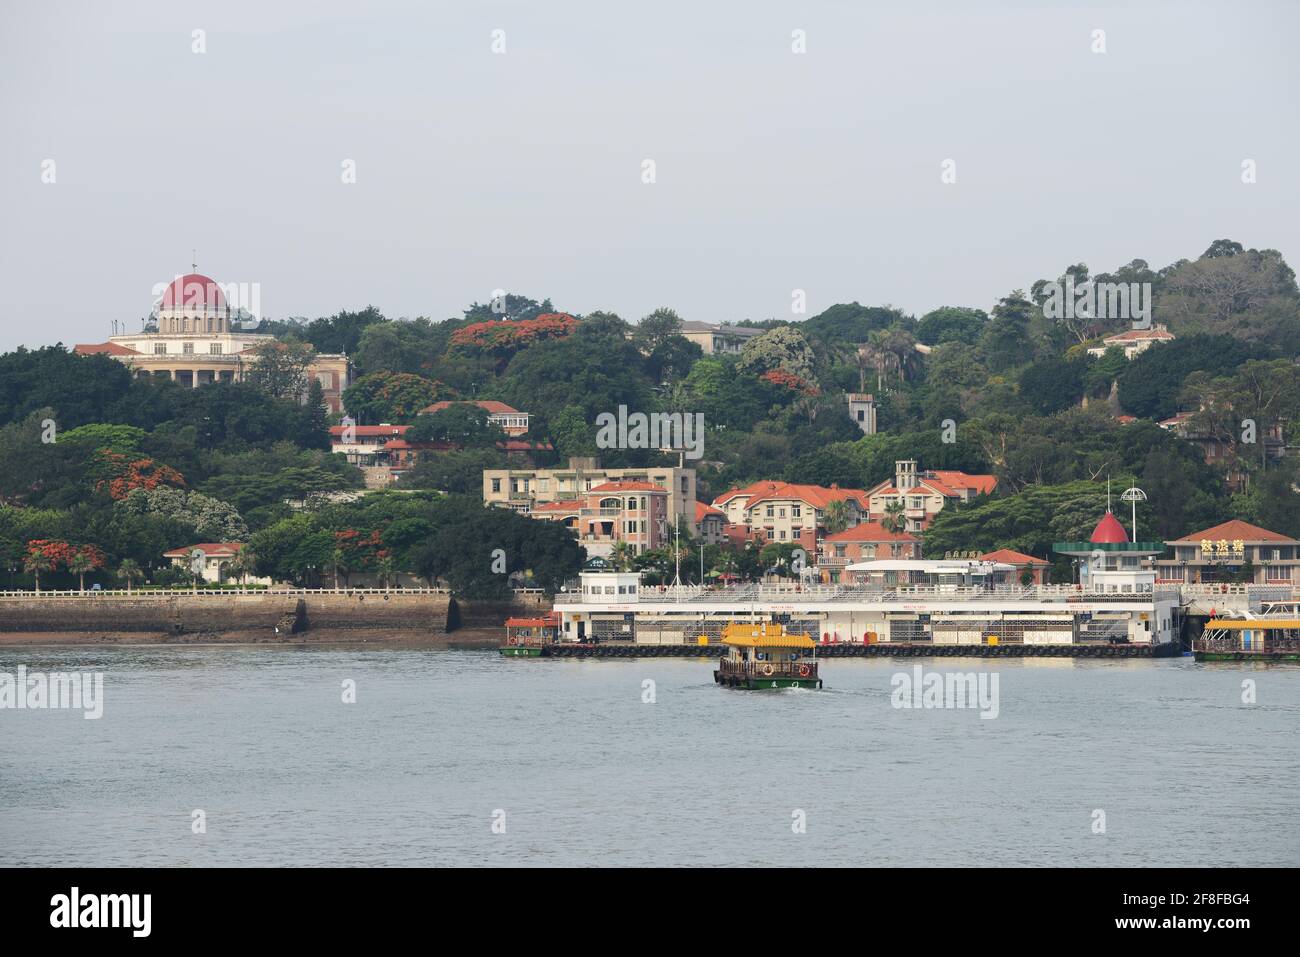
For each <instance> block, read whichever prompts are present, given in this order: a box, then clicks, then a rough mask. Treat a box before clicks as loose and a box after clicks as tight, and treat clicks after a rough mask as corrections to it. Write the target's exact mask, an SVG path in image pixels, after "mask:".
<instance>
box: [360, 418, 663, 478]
mask: <svg viewBox="0 0 1300 957" xmlns="http://www.w3.org/2000/svg"><path fill="white" fill-rule="evenodd" d="M403 428H405V426H403ZM456 447H457V446H456V445H455V443H453V442H415V443H411V442H408V441H406V439H389V440H388V441H387V442H385V443H384V448H386V449H395V450H397V451H401V450H403V449H425V450H427V451H430V452H446V451H448V450H450V449H454V448H456ZM496 447H497V448H498V449H501V450H502V451H504V452H539V451H540V452H549V451H551V443H550V442H528V441H525V440H524V439H506V440H505V441H503V442H498V443H496ZM655 487H656V488H658V486H655ZM660 491H663V490H662V489H660Z"/></svg>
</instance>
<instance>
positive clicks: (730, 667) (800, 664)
mask: <svg viewBox="0 0 1300 957" xmlns="http://www.w3.org/2000/svg"><path fill="white" fill-rule="evenodd" d="M722 643H723V644H724V645H727V646H728V650H727V654H726V655H725V656H724V657H723V658H722V660H721V661H719V662H718V670H717V671H715V672H713V680H714V681H715V682H716V683H717V684H720V685H722V686H724V687H727V688H752V689H758V688H820V687H821V686H822V681H821V678H820V677H818V675H817V642H815V641H814V640H813V639H812V637H811V636H810V635H806V634H804V633H802V632H791V631H787V630H786V628H785V626H784V625H782V624H780V623H779V622H745V623H738V622H732V623H730V624H729V625H727V626H726V627H725V628H724V629H723V630H722Z"/></svg>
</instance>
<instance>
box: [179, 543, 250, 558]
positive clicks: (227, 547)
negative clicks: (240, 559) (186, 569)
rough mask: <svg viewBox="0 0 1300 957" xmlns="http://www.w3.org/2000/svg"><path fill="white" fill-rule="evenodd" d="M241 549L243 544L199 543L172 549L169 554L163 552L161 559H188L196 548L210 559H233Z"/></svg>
mask: <svg viewBox="0 0 1300 957" xmlns="http://www.w3.org/2000/svg"><path fill="white" fill-rule="evenodd" d="M243 547H244V543H243V542H200V543H199V544H197V545H187V546H185V547H184V548H173V549H172V550H171V551H170V552H163V558H188V557H189V556H190V555H193V554H194V549H196V548H197V549H198V550H199V551H201V552H203V554H205V555H207V556H208V557H210V558H221V557H223V556H226V555H230V556H232V557H233V556H234V554H235V553H236V552H238V551H239V550H240V549H241V548H243Z"/></svg>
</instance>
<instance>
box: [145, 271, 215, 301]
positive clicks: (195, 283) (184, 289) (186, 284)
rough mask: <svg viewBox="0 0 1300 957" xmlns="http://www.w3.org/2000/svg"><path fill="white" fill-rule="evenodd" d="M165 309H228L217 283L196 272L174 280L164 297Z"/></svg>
mask: <svg viewBox="0 0 1300 957" xmlns="http://www.w3.org/2000/svg"><path fill="white" fill-rule="evenodd" d="M161 305H162V307H163V308H164V309H189V308H205V307H206V308H213V309H224V308H226V296H225V294H224V293H223V292H222V291H221V287H220V286H218V285H217V283H216V281H215V280H213V279H209V278H208V277H207V276H204V275H201V274H199V273H196V272H192V273H190V274H189V275H188V276H181V277H179V278H177V279H176V280H174V281H173V282H172V284H171V285H170V286H168V287H167V289H166V291H165V292H163V295H162V303H161Z"/></svg>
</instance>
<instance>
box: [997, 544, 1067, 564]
mask: <svg viewBox="0 0 1300 957" xmlns="http://www.w3.org/2000/svg"><path fill="white" fill-rule="evenodd" d="M980 561H982V562H1001V563H1002V564H1004V565H1050V564H1052V563H1051V562H1049V561H1044V560H1043V559H1041V558H1035V557H1034V556H1033V555H1026V554H1025V553H1024V552H1017V551H1014V550H1013V549H1010V548H999V549H998V550H997V551H993V552H985V553H984V554H983V555H981V556H980Z"/></svg>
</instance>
